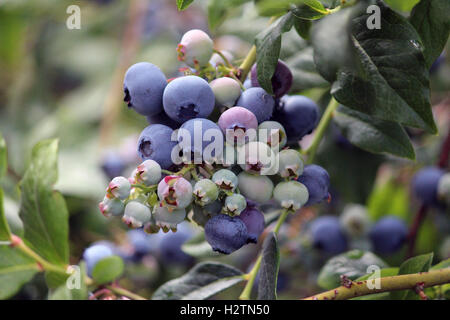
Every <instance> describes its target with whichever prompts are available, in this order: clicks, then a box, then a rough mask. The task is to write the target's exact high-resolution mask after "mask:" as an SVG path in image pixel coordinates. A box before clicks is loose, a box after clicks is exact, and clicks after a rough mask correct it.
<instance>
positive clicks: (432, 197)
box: [412, 167, 445, 206]
mask: <svg viewBox="0 0 450 320" xmlns="http://www.w3.org/2000/svg"><path fill="white" fill-rule="evenodd" d="M444 174H445V171H444V170H442V169H439V168H438V167H425V168H423V169H421V170H419V171H418V172H417V173H416V174H415V175H414V177H413V180H412V189H413V191H414V194H415V195H416V197H417V198H418V199H420V200H421V201H423V203H425V204H426V205H430V206H439V202H438V197H437V188H438V184H439V180H440V179H441V178H442V176H443V175H444Z"/></svg>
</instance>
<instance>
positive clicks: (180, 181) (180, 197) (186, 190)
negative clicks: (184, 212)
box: [158, 176, 192, 211]
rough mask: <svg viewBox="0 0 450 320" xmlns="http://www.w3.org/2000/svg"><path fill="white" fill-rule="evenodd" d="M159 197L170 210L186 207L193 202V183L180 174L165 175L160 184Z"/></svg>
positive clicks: (161, 202) (162, 204)
mask: <svg viewBox="0 0 450 320" xmlns="http://www.w3.org/2000/svg"><path fill="white" fill-rule="evenodd" d="M158 197H159V200H160V204H161V206H164V207H167V208H168V209H169V211H172V210H175V209H184V208H186V207H187V206H189V205H190V204H191V202H192V185H191V183H190V182H189V181H187V180H186V179H185V178H183V177H180V176H167V177H164V179H162V180H161V181H160V182H159V184H158Z"/></svg>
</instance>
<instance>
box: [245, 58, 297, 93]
mask: <svg viewBox="0 0 450 320" xmlns="http://www.w3.org/2000/svg"><path fill="white" fill-rule="evenodd" d="M250 76H251V81H252V86H253V87H260V85H259V82H258V71H257V67H256V64H255V65H253V67H252V70H251V74H250ZM292 80H293V76H292V72H291V70H290V69H289V67H288V66H287V65H286V64H285V63H284V62H283V61H281V60H278V63H277V66H276V68H275V73H274V74H273V76H272V79H271V81H272V90H273V94H274V96H275V98H280V97H282V96H284V95H285V94H286V93H288V92H289V90H290V89H291V86H292Z"/></svg>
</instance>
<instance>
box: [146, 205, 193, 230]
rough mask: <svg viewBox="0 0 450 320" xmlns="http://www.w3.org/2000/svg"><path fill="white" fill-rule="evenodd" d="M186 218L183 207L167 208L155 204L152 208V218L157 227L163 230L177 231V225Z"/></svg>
mask: <svg viewBox="0 0 450 320" xmlns="http://www.w3.org/2000/svg"><path fill="white" fill-rule="evenodd" d="M185 218H186V210H185V209H174V210H169V209H168V208H166V207H163V206H159V205H156V206H155V208H154V210H153V219H154V220H155V223H156V225H157V226H158V227H160V228H161V229H162V230H163V231H164V232H168V231H169V230H172V231H173V232H176V231H177V225H178V224H180V223H181V222H183V221H184V219H185Z"/></svg>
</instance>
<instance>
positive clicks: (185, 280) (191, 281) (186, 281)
mask: <svg viewBox="0 0 450 320" xmlns="http://www.w3.org/2000/svg"><path fill="white" fill-rule="evenodd" d="M243 280H244V279H243V274H242V272H241V271H239V270H238V269H236V268H234V267H232V266H229V265H226V264H221V263H218V262H202V263H200V264H197V265H196V266H194V267H193V268H192V269H191V270H190V271H189V272H188V273H186V274H185V275H183V276H182V277H180V278H176V279H173V280H171V281H169V282H166V283H165V284H163V285H162V286H161V287H159V288H158V289H157V290H156V292H155V293H154V295H153V297H152V299H153V300H204V299H207V298H209V297H211V296H213V295H215V294H217V293H219V292H221V291H223V290H225V289H227V288H230V287H232V286H234V285H235V284H237V283H239V282H241V281H243Z"/></svg>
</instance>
